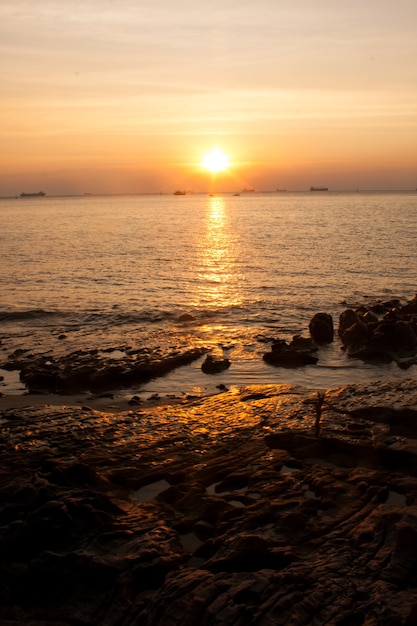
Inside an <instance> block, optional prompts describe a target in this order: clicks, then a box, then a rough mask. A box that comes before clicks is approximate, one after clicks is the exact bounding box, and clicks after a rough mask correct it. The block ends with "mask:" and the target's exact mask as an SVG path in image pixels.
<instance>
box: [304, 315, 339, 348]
mask: <svg viewBox="0 0 417 626" xmlns="http://www.w3.org/2000/svg"><path fill="white" fill-rule="evenodd" d="M308 327H309V329H310V334H311V337H312V339H313V341H314V342H315V343H317V344H325V343H332V341H333V334H334V330H333V318H332V316H331V315H330V314H329V313H316V314H315V315H314V317H313V318H312V319H311V321H310V324H309V326H308Z"/></svg>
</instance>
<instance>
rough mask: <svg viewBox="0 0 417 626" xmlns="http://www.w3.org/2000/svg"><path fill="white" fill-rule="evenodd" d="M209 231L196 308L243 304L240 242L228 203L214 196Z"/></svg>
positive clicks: (201, 248)
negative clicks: (232, 226) (232, 222)
mask: <svg viewBox="0 0 417 626" xmlns="http://www.w3.org/2000/svg"><path fill="white" fill-rule="evenodd" d="M204 224H205V230H204V233H203V236H202V241H201V242H200V245H199V247H198V249H199V253H198V255H197V258H196V268H195V269H196V274H197V280H196V294H195V300H194V302H193V305H195V306H201V305H203V306H205V307H208V308H214V309H221V308H226V307H230V306H237V305H239V304H241V303H242V297H243V294H242V291H241V289H240V287H239V285H240V284H241V281H242V278H243V277H242V275H241V272H240V269H239V263H238V258H239V252H240V250H239V248H240V244H239V239H238V237H237V236H236V234H235V233H233V231H232V228H231V222H230V219H229V215H228V211H227V207H226V203H225V201H224V199H223V198H221V197H210V199H209V203H208V206H207V213H206V216H205V222H204Z"/></svg>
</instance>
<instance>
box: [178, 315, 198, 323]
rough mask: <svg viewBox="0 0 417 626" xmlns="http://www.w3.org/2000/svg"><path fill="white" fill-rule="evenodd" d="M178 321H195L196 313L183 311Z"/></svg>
mask: <svg viewBox="0 0 417 626" xmlns="http://www.w3.org/2000/svg"><path fill="white" fill-rule="evenodd" d="M178 321H179V322H195V317H194V315H191V313H183V314H182V315H180V316H179V318H178Z"/></svg>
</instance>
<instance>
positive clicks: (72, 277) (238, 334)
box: [0, 192, 417, 394]
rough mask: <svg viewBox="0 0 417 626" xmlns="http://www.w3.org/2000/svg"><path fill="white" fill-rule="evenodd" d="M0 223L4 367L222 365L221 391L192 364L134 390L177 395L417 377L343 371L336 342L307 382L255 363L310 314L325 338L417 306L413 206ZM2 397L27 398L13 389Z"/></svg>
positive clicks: (32, 215)
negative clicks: (383, 309) (197, 354)
mask: <svg viewBox="0 0 417 626" xmlns="http://www.w3.org/2000/svg"><path fill="white" fill-rule="evenodd" d="M0 220H1V222H0V223H1V230H0V250H1V257H2V266H1V272H0V338H1V345H0V361H2V362H4V361H6V360H7V358H8V356H9V355H10V354H12V353H13V352H14V351H15V350H17V349H24V350H29V351H31V352H32V353H34V354H36V353H48V354H51V355H57V356H59V355H62V354H70V353H71V352H74V351H76V350H80V349H88V348H98V349H102V350H108V349H110V348H113V349H114V354H115V356H117V354H120V355H123V349H124V348H125V347H126V346H137V347H143V346H149V347H155V346H182V347H187V346H191V345H200V346H203V345H204V346H206V347H208V348H209V349H211V350H212V351H213V353H214V354H218V355H220V354H227V356H228V358H229V359H230V360H231V362H232V365H231V367H230V368H229V370H227V371H226V372H224V373H223V374H221V375H218V376H215V377H210V376H207V375H204V374H202V372H201V363H200V362H195V363H194V364H192V365H191V366H187V367H183V368H180V369H178V370H176V371H175V372H173V373H172V374H170V375H169V376H167V377H165V378H164V379H159V380H156V381H152V382H151V383H149V384H148V385H146V386H145V388H143V391H144V392H145V393H151V392H152V393H153V392H158V393H174V394H175V393H189V392H190V391H192V390H194V391H195V392H207V391H211V390H212V389H213V388H215V386H216V385H218V384H219V383H222V384H226V385H237V386H240V385H245V384H251V383H276V382H293V383H300V384H303V385H306V386H309V387H315V388H323V387H324V388H325V387H335V386H338V385H343V384H348V383H351V382H363V381H367V380H387V379H398V378H404V377H407V378H410V377H415V376H416V371H417V369H416V366H413V367H412V368H410V369H409V370H407V371H406V372H404V371H402V370H400V369H399V368H398V367H397V366H396V365H395V364H394V365H384V366H371V365H368V364H364V363H362V362H359V361H357V360H354V359H349V358H348V357H346V355H345V353H344V352H343V351H342V350H341V346H340V343H339V342H338V341H337V339H336V341H335V342H334V344H332V345H331V346H329V347H326V348H324V349H323V350H321V351H320V354H319V358H320V360H319V363H318V365H317V366H309V367H304V368H300V369H296V370H288V369H282V368H274V367H271V366H268V365H266V364H265V363H264V362H263V361H262V354H263V353H264V352H266V351H268V349H269V348H268V344H267V343H265V340H267V339H268V338H269V339H270V338H272V337H274V338H277V337H280V338H284V339H291V337H292V336H293V335H295V334H302V335H304V336H308V334H309V333H308V323H309V321H310V319H311V317H312V316H313V315H314V314H315V313H317V312H319V311H325V312H328V313H330V314H331V315H333V318H334V322H335V326H336V327H337V324H338V318H339V315H340V313H341V312H342V311H343V310H344V309H345V308H347V307H348V306H353V307H354V306H356V305H359V304H367V303H369V304H372V303H374V302H376V301H378V300H381V301H386V300H391V299H392V298H399V299H400V300H401V301H402V302H403V303H405V302H406V301H407V300H409V299H411V298H412V297H413V296H414V295H415V293H416V292H417V263H416V260H415V250H416V249H417V193H415V192H414V193H412V192H410V193H405V192H403V193H370V192H367V193H363V192H360V193H336V192H327V193H311V192H306V193H295V192H294V193H283V192H280V193H250V194H244V193H242V194H241V195H239V196H235V195H233V194H222V195H218V196H209V195H206V194H193V195H186V196H174V195H171V194H169V195H168V194H164V195H137V196H83V197H48V196H46V197H44V198H25V199H23V198H17V199H1V200H0ZM183 315H188V316H189V319H188V320H186V321H183V320H182V318H181V316H183ZM0 373H3V374H5V373H4V372H0ZM1 390H2V391H3V393H15V392H19V393H22V392H23V391H24V389H23V387H22V385H21V384H19V382H18V380H17V374H16V373H6V374H5V380H4V382H3V387H2V388H1Z"/></svg>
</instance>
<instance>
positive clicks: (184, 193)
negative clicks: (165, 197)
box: [174, 189, 187, 196]
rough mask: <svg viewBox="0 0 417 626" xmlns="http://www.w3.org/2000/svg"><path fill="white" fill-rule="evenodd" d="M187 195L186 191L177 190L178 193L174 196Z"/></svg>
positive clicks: (175, 192)
mask: <svg viewBox="0 0 417 626" xmlns="http://www.w3.org/2000/svg"><path fill="white" fill-rule="evenodd" d="M186 193H187V192H186V191H185V190H181V189H177V191H174V196H185V195H186Z"/></svg>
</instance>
